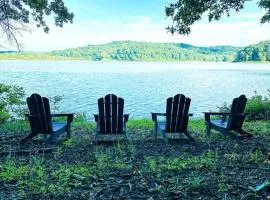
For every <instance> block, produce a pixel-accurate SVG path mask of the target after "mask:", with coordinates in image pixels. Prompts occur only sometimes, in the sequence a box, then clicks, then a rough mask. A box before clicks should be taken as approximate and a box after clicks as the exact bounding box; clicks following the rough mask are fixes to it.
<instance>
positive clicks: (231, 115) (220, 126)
mask: <svg viewBox="0 0 270 200" xmlns="http://www.w3.org/2000/svg"><path fill="white" fill-rule="evenodd" d="M246 103H247V98H246V96H245V95H241V96H239V97H238V98H235V99H233V102H232V107H231V111H230V112H204V116H205V124H206V136H209V135H210V130H211V129H215V130H217V131H219V132H221V133H222V134H223V135H225V136H231V137H232V138H237V139H240V138H241V137H243V136H245V137H249V138H250V137H252V135H251V134H249V133H247V132H246V131H244V130H243V129H242V125H243V123H244V120H245V117H246V113H244V110H245V107H246ZM211 115H214V116H222V119H215V120H211ZM231 131H235V132H237V133H239V134H240V136H237V135H236V134H233V133H232V132H231Z"/></svg>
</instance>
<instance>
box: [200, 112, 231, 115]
mask: <svg viewBox="0 0 270 200" xmlns="http://www.w3.org/2000/svg"><path fill="white" fill-rule="evenodd" d="M203 113H204V115H231V114H232V113H230V112H203Z"/></svg>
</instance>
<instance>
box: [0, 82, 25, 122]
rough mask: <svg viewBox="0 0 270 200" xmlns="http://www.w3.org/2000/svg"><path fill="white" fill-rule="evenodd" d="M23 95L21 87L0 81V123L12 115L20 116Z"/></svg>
mask: <svg viewBox="0 0 270 200" xmlns="http://www.w3.org/2000/svg"><path fill="white" fill-rule="evenodd" d="M24 96H25V93H24V90H23V88H22V87H19V86H17V85H5V84H2V83H0V124H2V123H4V122H6V121H7V120H9V119H11V118H12V116H13V115H16V116H17V117H20V115H21V111H22V106H23V105H24V101H23V98H24Z"/></svg>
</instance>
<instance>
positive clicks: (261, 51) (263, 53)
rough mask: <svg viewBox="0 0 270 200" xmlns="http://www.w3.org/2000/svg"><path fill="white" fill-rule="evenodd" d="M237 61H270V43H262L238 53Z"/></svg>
mask: <svg viewBox="0 0 270 200" xmlns="http://www.w3.org/2000/svg"><path fill="white" fill-rule="evenodd" d="M235 61H236V62H243V61H261V62H265V61H270V41H262V42H260V43H259V44H256V45H250V46H248V47H245V48H244V49H242V50H240V51H239V52H238V53H237V55H236V58H235Z"/></svg>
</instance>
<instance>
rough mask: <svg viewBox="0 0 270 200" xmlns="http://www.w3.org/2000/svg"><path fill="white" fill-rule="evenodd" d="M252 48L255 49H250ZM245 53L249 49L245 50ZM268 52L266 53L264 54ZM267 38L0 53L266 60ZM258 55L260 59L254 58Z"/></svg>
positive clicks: (20, 57)
mask: <svg viewBox="0 0 270 200" xmlns="http://www.w3.org/2000/svg"><path fill="white" fill-rule="evenodd" d="M255 46H263V48H262V47H260V51H259V52H263V55H264V56H261V54H262V53H258V56H257V57H256V56H253V54H255V53H251V54H252V56H251V57H248V58H251V59H243V58H242V57H244V58H247V57H246V56H244V54H245V53H246V51H245V50H246V49H248V48H251V47H252V48H251V49H253V47H254V49H255ZM254 51H255V50H254ZM248 52H249V51H248ZM267 52H268V53H267ZM269 52H270V51H269V41H268V42H260V44H258V45H252V46H250V47H246V48H244V49H243V48H239V47H231V46H213V47H197V46H192V45H189V44H183V43H178V44H177V43H151V42H135V41H119V42H111V43H108V44H102V45H88V46H85V47H79V48H73V49H66V50H59V51H50V52H43V53H34V52H23V53H16V52H15V53H14V52H13V53H7V52H6V53H2V54H0V59H1V60H11V59H12V60H90V61H111V60H116V61H161V62H162V61H228V62H232V61H252V59H254V61H267V60H268V61H269ZM258 58H262V59H261V60H258Z"/></svg>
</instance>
